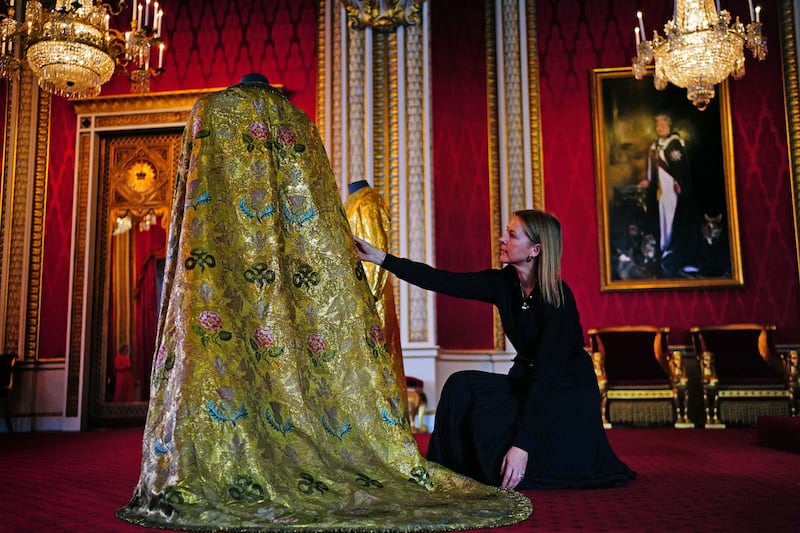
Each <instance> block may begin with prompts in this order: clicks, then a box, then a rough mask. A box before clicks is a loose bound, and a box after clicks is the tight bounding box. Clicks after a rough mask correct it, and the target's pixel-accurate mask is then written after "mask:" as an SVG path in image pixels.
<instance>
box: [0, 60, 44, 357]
mask: <svg viewBox="0 0 800 533" xmlns="http://www.w3.org/2000/svg"><path fill="white" fill-rule="evenodd" d="M12 85H15V86H17V87H18V91H19V92H18V93H17V94H18V101H17V102H16V109H15V112H16V115H17V117H16V122H15V124H14V127H15V130H16V131H15V134H14V137H15V138H14V141H13V142H14V143H15V151H14V161H12V162H11V163H10V164H11V166H13V172H12V174H11V178H12V181H11V183H10V184H9V185H10V189H11V190H10V191H9V196H8V197H7V198H6V200H7V201H8V202H9V204H10V206H9V207H10V210H11V212H10V213H9V214H8V215H6V214H5V213H4V217H6V216H8V218H7V220H8V223H9V225H8V226H7V227H5V228H4V234H5V235H7V236H8V244H7V246H6V248H4V250H5V252H6V254H7V255H6V256H5V257H4V258H3V259H4V260H5V261H6V263H5V264H4V265H3V267H4V268H6V269H7V270H6V271H5V272H3V274H4V275H5V276H7V278H6V285H5V287H6V294H5V295H4V297H5V322H4V323H3V324H2V327H3V332H4V336H3V342H4V344H3V351H4V352H14V353H17V354H19V352H20V351H21V352H22V353H23V354H25V355H27V354H26V352H25V346H24V344H23V345H20V342H21V341H22V342H24V340H23V339H22V338H21V332H20V326H21V325H22V324H21V316H20V315H21V313H22V307H23V305H24V302H23V301H22V299H23V295H24V294H27V290H26V286H27V280H26V279H24V278H23V272H24V269H25V260H26V255H25V245H26V240H27V233H26V230H25V228H26V221H27V216H28V215H27V213H28V201H29V198H30V197H29V195H30V194H32V191H31V184H30V183H29V179H28V172H29V169H30V167H31V165H32V160H31V158H32V157H33V156H34V154H35V153H36V152H35V151H34V150H33V148H34V147H33V146H32V145H31V142H30V138H31V134H32V128H33V127H34V119H33V113H34V112H35V111H34V109H36V108H35V107H34V106H35V101H34V96H37V97H38V93H39V91H38V89H37V88H36V87H35V85H34V83H33V74H31V73H29V72H25V73H23V74H22V75H21V76H20V78H19V83H18V84H16V83H14V84H12ZM33 133H35V132H33Z"/></svg>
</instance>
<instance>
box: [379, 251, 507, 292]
mask: <svg viewBox="0 0 800 533" xmlns="http://www.w3.org/2000/svg"><path fill="white" fill-rule="evenodd" d="M381 266H383V268H385V269H386V270H388V271H389V272H391V273H392V274H394V275H395V276H397V277H398V278H400V279H402V280H404V281H407V282H408V283H411V284H413V285H416V286H418V287H421V288H423V289H426V290H430V291H435V292H438V293H441V294H446V295H448V296H455V297H457V298H467V299H470V300H480V301H482V302H488V303H494V302H495V300H496V295H497V291H498V290H499V284H501V283H502V278H501V276H500V275H499V273H500V271H499V270H483V271H480V272H450V271H448V270H441V269H438V268H433V267H432V266H429V265H426V264H425V263H418V262H416V261H411V260H410V259H402V258H399V257H395V256H393V255H392V254H386V258H385V259H384V260H383V265H381Z"/></svg>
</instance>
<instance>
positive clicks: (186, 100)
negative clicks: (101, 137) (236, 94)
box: [73, 85, 282, 116]
mask: <svg viewBox="0 0 800 533" xmlns="http://www.w3.org/2000/svg"><path fill="white" fill-rule="evenodd" d="M274 87H279V88H280V87H282V86H279V85H274ZM223 88H224V87H218V88H213V89H192V90H189V91H168V92H160V93H148V94H134V95H114V96H99V97H97V98H90V99H87V100H75V101H74V102H73V104H74V105H75V114H76V115H79V116H80V115H105V114H112V113H134V112H136V111H137V110H139V111H140V112H141V110H147V112H148V113H154V112H155V111H163V110H167V109H187V108H188V109H191V108H192V106H193V105H194V103H195V102H196V101H197V99H198V98H200V97H201V96H203V95H205V94H209V93H214V92H217V91H221V90H222V89H223Z"/></svg>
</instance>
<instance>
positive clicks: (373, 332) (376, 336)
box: [369, 326, 386, 345]
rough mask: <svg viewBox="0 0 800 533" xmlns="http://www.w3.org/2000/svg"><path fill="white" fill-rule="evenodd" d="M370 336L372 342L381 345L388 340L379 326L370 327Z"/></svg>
mask: <svg viewBox="0 0 800 533" xmlns="http://www.w3.org/2000/svg"><path fill="white" fill-rule="evenodd" d="M369 336H370V338H371V339H372V342H374V343H375V344H378V345H381V344H383V343H385V342H386V337H384V335H383V330H382V329H381V328H379V327H378V326H370V327H369Z"/></svg>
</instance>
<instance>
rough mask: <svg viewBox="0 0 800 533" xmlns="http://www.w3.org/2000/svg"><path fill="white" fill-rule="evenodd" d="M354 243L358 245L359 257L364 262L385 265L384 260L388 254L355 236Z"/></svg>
mask: <svg viewBox="0 0 800 533" xmlns="http://www.w3.org/2000/svg"><path fill="white" fill-rule="evenodd" d="M353 242H355V243H356V250H358V256H359V257H360V258H361V260H362V261H369V262H370V263H375V264H376V265H382V264H383V260H384V259H385V258H386V252H384V251H383V250H378V249H377V248H375V247H374V246H372V245H371V244H370V243H368V242H367V241H365V240H364V239H361V238H359V237H356V236H355V235H353Z"/></svg>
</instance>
